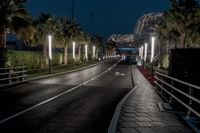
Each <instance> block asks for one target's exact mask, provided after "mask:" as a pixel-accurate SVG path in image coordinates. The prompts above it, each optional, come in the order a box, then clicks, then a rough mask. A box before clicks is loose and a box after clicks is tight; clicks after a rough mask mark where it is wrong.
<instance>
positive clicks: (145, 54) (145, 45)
mask: <svg viewBox="0 0 200 133" xmlns="http://www.w3.org/2000/svg"><path fill="white" fill-rule="evenodd" d="M147 49H148V44H147V43H145V44H144V68H145V69H146V64H147Z"/></svg>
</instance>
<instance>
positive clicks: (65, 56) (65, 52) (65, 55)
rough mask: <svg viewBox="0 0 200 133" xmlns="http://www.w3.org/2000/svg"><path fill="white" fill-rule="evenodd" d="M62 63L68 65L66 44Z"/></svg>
mask: <svg viewBox="0 0 200 133" xmlns="http://www.w3.org/2000/svg"><path fill="white" fill-rule="evenodd" d="M64 64H65V65H68V46H66V47H65V48H64Z"/></svg>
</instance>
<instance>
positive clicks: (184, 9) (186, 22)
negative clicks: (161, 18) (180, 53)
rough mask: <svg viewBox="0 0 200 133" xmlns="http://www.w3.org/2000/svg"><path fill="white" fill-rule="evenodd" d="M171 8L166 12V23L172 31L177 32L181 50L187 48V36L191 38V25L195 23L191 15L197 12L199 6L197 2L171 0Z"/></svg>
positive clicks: (191, 0)
mask: <svg viewBox="0 0 200 133" xmlns="http://www.w3.org/2000/svg"><path fill="white" fill-rule="evenodd" d="M170 1H171V8H170V9H169V11H167V12H165V19H166V21H167V22H166V23H167V24H168V28H169V30H170V31H176V32H177V33H178V38H179V40H180V46H179V47H181V48H185V47H186V45H185V43H186V41H187V40H186V39H187V36H190V35H189V34H188V33H190V32H188V30H189V31H190V25H191V24H192V23H193V22H194V21H193V19H190V18H191V17H190V16H191V13H193V11H194V10H196V9H197V8H198V7H199V5H198V2H197V1H196V0H178V1H177V0H170Z"/></svg>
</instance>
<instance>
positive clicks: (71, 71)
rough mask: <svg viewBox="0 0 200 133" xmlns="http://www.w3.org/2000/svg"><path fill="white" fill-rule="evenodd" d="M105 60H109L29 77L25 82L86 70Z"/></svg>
mask: <svg viewBox="0 0 200 133" xmlns="http://www.w3.org/2000/svg"><path fill="white" fill-rule="evenodd" d="M105 61H107V60H104V61H101V62H98V63H95V64H92V65H89V66H86V67H82V68H79V69H74V70H70V71H67V72H60V73H55V74H50V75H45V76H40V77H36V78H31V79H27V80H25V82H29V81H34V80H38V79H44V78H50V77H54V76H60V75H64V74H68V73H73V72H78V71H81V70H85V69H87V68H91V67H94V66H97V65H99V64H101V63H104V62H105Z"/></svg>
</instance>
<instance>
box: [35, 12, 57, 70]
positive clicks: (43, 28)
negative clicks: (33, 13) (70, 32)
mask: <svg viewBox="0 0 200 133" xmlns="http://www.w3.org/2000/svg"><path fill="white" fill-rule="evenodd" d="M35 25H36V27H37V35H36V39H37V42H38V43H39V44H41V45H42V47H43V59H44V62H43V66H42V67H43V68H45V67H47V64H48V56H47V48H48V42H47V36H48V35H54V32H55V31H56V28H57V25H56V22H55V21H54V17H53V16H51V15H50V14H48V13H41V14H40V15H39V18H38V19H36V20H35Z"/></svg>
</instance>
